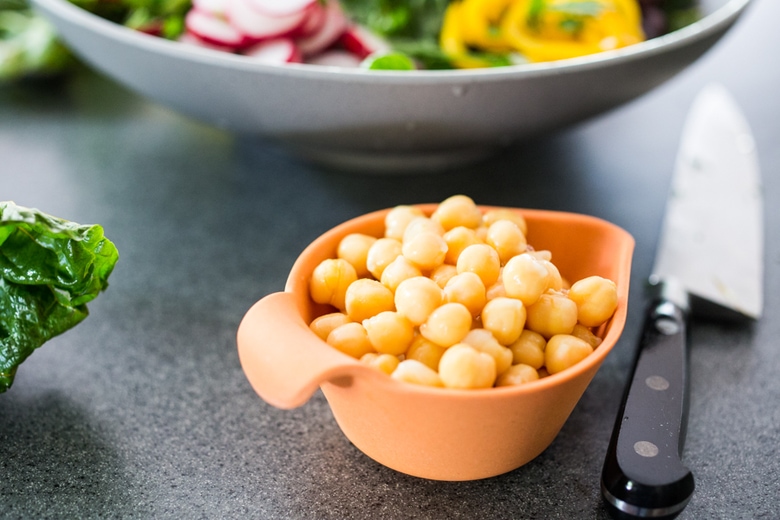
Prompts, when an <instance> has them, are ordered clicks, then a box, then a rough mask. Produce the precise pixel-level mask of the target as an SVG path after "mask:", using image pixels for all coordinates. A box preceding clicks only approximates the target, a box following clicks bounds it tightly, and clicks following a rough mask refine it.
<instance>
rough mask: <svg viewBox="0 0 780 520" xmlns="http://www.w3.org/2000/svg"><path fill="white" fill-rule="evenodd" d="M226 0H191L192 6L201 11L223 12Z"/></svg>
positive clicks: (221, 13)
mask: <svg viewBox="0 0 780 520" xmlns="http://www.w3.org/2000/svg"><path fill="white" fill-rule="evenodd" d="M226 4H227V1H226V0H192V8H193V9H197V10H198V11H200V12H202V13H211V14H219V15H223V14H225V5H226Z"/></svg>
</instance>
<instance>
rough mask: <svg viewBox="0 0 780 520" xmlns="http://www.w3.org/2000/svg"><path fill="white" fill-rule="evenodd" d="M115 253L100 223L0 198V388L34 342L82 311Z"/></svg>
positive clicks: (76, 319)
mask: <svg viewBox="0 0 780 520" xmlns="http://www.w3.org/2000/svg"><path fill="white" fill-rule="evenodd" d="M118 259H119V254H118V252H117V249H116V247H115V246H114V244H113V243H112V242H111V241H110V240H108V239H107V238H106V237H105V236H104V234H103V228H102V227H101V226H99V225H80V224H76V223H74V222H69V221H67V220H63V219H60V218H57V217H53V216H51V215H47V214H45V213H42V212H40V211H38V210H36V209H29V208H24V207H21V206H17V205H16V204H14V203H13V202H10V201H6V202H0V393H2V392H4V391H6V390H8V389H9V388H10V387H11V384H12V383H13V380H14V376H15V374H16V370H17V368H18V367H19V365H20V364H21V363H22V362H23V361H24V360H25V359H27V357H28V356H29V355H30V354H32V352H33V351H34V350H35V349H36V348H38V347H40V346H41V345H43V344H44V343H45V342H46V341H48V340H49V339H51V338H53V337H54V336H57V335H58V334H61V333H63V332H65V331H66V330H68V329H70V328H72V327H74V326H75V325H77V324H78V323H80V322H81V321H82V320H84V318H86V317H87V315H88V314H89V312H88V310H87V305H86V304H87V303H89V302H90V301H92V300H93V299H95V298H96V297H97V296H98V294H100V293H101V292H102V291H104V290H105V289H106V288H107V287H108V277H109V275H110V274H111V272H112V271H113V269H114V266H115V264H116V262H117V260H118Z"/></svg>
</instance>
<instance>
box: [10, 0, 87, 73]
mask: <svg viewBox="0 0 780 520" xmlns="http://www.w3.org/2000/svg"><path fill="white" fill-rule="evenodd" d="M73 62H74V59H73V58H72V56H71V54H70V53H69V52H68V50H67V49H66V48H65V47H64V46H63V45H62V44H61V43H60V42H59V40H58V39H57V34H56V33H55V31H54V28H53V27H52V26H51V25H50V24H49V23H48V22H47V21H45V20H44V19H43V18H41V17H39V16H37V15H35V14H34V13H33V12H32V10H31V9H30V8H29V6H28V5H27V2H26V0H0V84H2V83H4V82H10V81H12V80H17V79H21V78H26V77H31V76H36V77H43V76H52V75H56V74H59V73H60V72H62V71H63V70H65V69H66V68H68V67H69V66H70V65H71V64H72V63H73Z"/></svg>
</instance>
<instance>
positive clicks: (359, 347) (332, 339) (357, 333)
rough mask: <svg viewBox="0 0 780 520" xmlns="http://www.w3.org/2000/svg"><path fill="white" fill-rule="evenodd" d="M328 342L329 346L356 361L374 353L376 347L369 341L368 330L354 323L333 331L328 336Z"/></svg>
mask: <svg viewBox="0 0 780 520" xmlns="http://www.w3.org/2000/svg"><path fill="white" fill-rule="evenodd" d="M327 342H328V345H331V346H332V347H334V348H336V349H337V350H340V351H341V352H343V353H344V354H346V355H348V356H352V357H353V358H355V359H360V358H361V357H363V356H364V355H365V354H368V353H369V352H374V347H373V346H371V342H370V341H369V340H368V333H366V329H365V328H363V325H361V324H360V323H357V322H354V321H353V322H349V323H345V324H344V325H341V326H339V327H336V328H335V329H333V330H332V331H331V332H330V334H328V339H327Z"/></svg>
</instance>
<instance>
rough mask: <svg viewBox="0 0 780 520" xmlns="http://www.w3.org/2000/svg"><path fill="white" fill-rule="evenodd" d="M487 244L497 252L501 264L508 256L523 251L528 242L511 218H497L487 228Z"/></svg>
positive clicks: (505, 261)
mask: <svg viewBox="0 0 780 520" xmlns="http://www.w3.org/2000/svg"><path fill="white" fill-rule="evenodd" d="M486 242H487V243H488V245H490V246H492V247H493V248H494V249H495V250H496V251H497V252H498V258H499V259H500V260H501V264H502V265H504V264H506V263H507V262H508V261H509V259H510V258H512V257H513V256H517V255H519V254H521V253H524V252H525V250H526V248H527V247H528V242H527V241H526V239H525V235H524V234H523V232H522V231H521V230H520V228H519V227H518V226H517V224H515V223H514V222H512V221H511V220H497V221H496V222H494V223H492V224H491V225H490V227H489V228H488V232H487V240H486Z"/></svg>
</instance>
